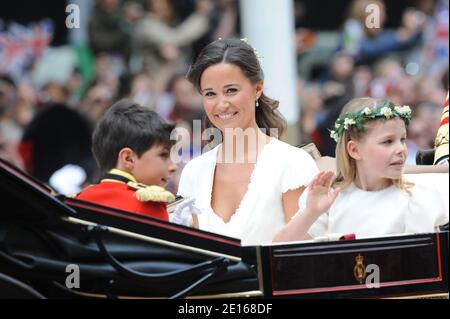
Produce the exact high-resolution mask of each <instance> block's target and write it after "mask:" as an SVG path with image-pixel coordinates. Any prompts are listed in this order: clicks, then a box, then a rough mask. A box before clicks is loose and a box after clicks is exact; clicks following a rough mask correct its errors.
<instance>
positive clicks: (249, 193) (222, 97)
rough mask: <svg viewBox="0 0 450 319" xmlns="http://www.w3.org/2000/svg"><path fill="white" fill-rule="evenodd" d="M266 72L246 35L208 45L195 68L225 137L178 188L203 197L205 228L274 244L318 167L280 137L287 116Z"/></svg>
mask: <svg viewBox="0 0 450 319" xmlns="http://www.w3.org/2000/svg"><path fill="white" fill-rule="evenodd" d="M263 78H264V76H263V71H262V69H261V65H260V63H259V60H258V58H257V54H256V53H255V51H254V49H253V48H252V47H251V46H250V45H249V44H248V43H247V42H246V41H244V40H239V39H223V40H222V39H219V40H217V41H214V42H212V43H210V44H209V45H207V46H206V47H205V48H204V49H203V50H202V51H201V53H200V54H199V56H198V58H197V60H196V61H195V63H194V64H193V65H192V66H191V69H190V71H189V74H188V79H189V80H190V81H191V82H192V83H193V84H194V86H195V87H196V88H197V89H198V90H199V92H200V93H201V95H202V97H203V106H204V109H205V112H206V115H207V118H208V121H209V124H210V126H212V127H214V128H216V129H218V130H220V135H221V137H222V143H220V144H219V145H218V146H216V147H215V148H213V149H212V150H210V151H208V152H206V153H204V154H202V155H201V156H199V157H197V158H195V159H193V160H192V161H190V162H189V163H188V164H187V165H186V167H185V168H184V170H183V172H182V174H181V179H180V183H179V188H178V194H179V195H181V196H183V197H191V198H195V206H196V207H197V208H199V209H200V211H202V213H201V214H199V215H198V227H199V228H200V229H203V230H207V231H211V232H216V233H219V234H223V235H226V236H231V237H235V238H238V239H241V243H242V245H261V244H269V243H271V242H272V240H273V237H274V236H275V234H276V233H277V232H278V231H279V230H280V229H281V228H282V227H283V226H284V225H285V223H286V221H288V220H290V219H291V217H292V216H293V215H294V214H295V213H296V212H297V210H298V209H299V206H298V201H299V197H300V195H301V194H302V192H303V191H304V189H305V186H306V185H307V184H308V183H309V182H310V181H311V180H312V178H313V177H314V176H315V175H316V173H317V172H318V169H317V166H316V164H315V162H314V160H313V159H312V158H311V157H310V156H309V154H307V153H306V152H305V151H303V150H302V149H299V148H296V147H293V146H291V145H289V144H286V143H284V142H281V141H279V140H278V138H277V136H281V135H282V133H283V131H284V129H285V121H284V119H283V118H282V116H281V114H280V113H279V112H278V111H277V110H276V108H277V107H278V101H275V100H273V99H271V98H269V97H267V96H266V95H265V94H264V93H263V89H264V81H263Z"/></svg>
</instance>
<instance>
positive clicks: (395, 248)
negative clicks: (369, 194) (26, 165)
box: [0, 160, 449, 298]
mask: <svg viewBox="0 0 450 319" xmlns="http://www.w3.org/2000/svg"><path fill="white" fill-rule="evenodd" d="M0 200H1V203H2V204H1V213H0V298H4V297H18V298H21V297H23V298H25V297H47V298H73V297H83V298H104V297H117V298H170V297H173V298H184V297H189V298H217V297H222V298H226V297H256V298H261V297H264V298H286V297H287V298H292V297H299V298H361V297H362V298H365V297H369V298H371V297H374V298H375V297H376V298H380V297H381V298H382V297H399V296H418V295H430V294H436V293H447V294H448V251H449V250H448V232H447V231H443V232H439V233H434V234H421V235H410V236H397V237H386V238H372V239H360V240H353V241H336V242H321V243H317V242H303V243H290V244H282V245H273V246H248V247H242V246H241V245H240V242H239V240H236V239H233V238H229V237H225V236H220V235H217V234H213V233H209V232H205V231H201V230H196V229H192V228H189V227H184V226H179V225H174V224H172V223H169V222H165V221H161V220H158V219H154V218H150V217H146V216H140V215H137V214H133V213H130V212H124V211H121V210H117V209H112V208H108V207H104V206H99V205H95V204H92V203H88V202H83V201H79V200H76V199H71V198H66V197H63V196H54V195H52V194H51V192H50V189H48V188H47V187H46V186H45V185H43V184H41V183H40V182H39V181H37V180H35V179H33V178H32V177H31V176H29V175H27V174H26V173H24V172H21V171H20V170H18V169H16V168H15V167H13V166H12V165H10V164H8V163H7V162H5V161H3V160H0ZM69 265H76V266H77V267H79V272H80V273H79V275H80V282H79V283H80V286H79V287H68V286H67V278H68V275H69V273H68V272H67V270H68V268H67V267H68V266H69ZM373 265H376V266H377V267H378V268H379V279H380V282H379V288H369V287H368V286H367V283H369V284H371V283H372V284H375V285H376V284H377V283H376V282H374V281H373V280H372V281H370V280H369V281H366V279H367V278H369V279H370V278H372V277H371V275H373V273H371V269H372V268H373ZM361 278H363V279H361Z"/></svg>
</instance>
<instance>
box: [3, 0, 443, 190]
mask: <svg viewBox="0 0 450 319" xmlns="http://www.w3.org/2000/svg"><path fill="white" fill-rule="evenodd" d="M241 1H245V0H241ZM19 2H20V1H19ZM60 2H63V1H60ZM293 2H294V10H293V12H292V14H293V15H294V18H295V29H296V36H295V39H294V41H295V47H296V53H297V62H298V63H297V66H298V68H297V71H298V72H297V93H298V97H299V99H298V100H299V105H298V107H299V108H300V116H299V119H298V123H296V127H297V131H298V139H297V140H298V141H300V143H301V144H303V143H309V142H314V143H315V144H316V146H317V147H318V149H319V151H320V153H321V154H322V155H329V156H334V146H335V144H334V141H333V140H332V139H331V138H329V129H330V128H331V127H332V124H333V122H334V121H335V119H336V118H337V116H338V114H339V112H340V110H341V108H342V107H343V105H344V104H345V103H346V102H347V101H349V100H350V99H351V98H354V97H360V96H372V97H386V98H388V99H390V100H392V101H393V102H394V103H395V104H399V105H404V104H407V105H410V106H411V108H412V109H413V120H412V122H411V124H410V126H409V128H408V130H409V132H408V141H407V143H408V148H409V155H408V161H407V163H408V164H414V163H415V155H416V152H417V151H418V150H421V149H429V148H432V147H433V142H434V138H435V136H436V132H437V130H438V128H439V122H440V119H441V112H442V108H443V103H444V100H445V97H446V95H447V90H448V86H449V85H448V63H449V61H448V50H449V2H448V0H395V1H394V0H392V1H391V0H385V1H382V0H342V1H326V0H315V1H312V0H295V1H293ZM82 3H83V4H87V3H89V4H90V5H89V8H88V10H86V8H83V10H82V12H81V14H82V19H85V20H83V21H84V25H85V29H83V31H84V33H85V35H86V39H85V41H84V42H85V43H82V44H80V43H79V42H76V41H73V40H71V39H70V38H69V36H68V35H67V34H64V33H61V28H62V29H64V28H66V26H65V24H64V21H63V23H58V22H57V21H55V19H54V18H53V19H52V16H51V15H50V17H44V16H43V17H42V19H35V20H32V19H30V21H23V19H21V17H20V14H17V12H20V10H18V11H17V12H16V13H14V12H11V10H9V11H8V10H7V8H4V10H3V9H1V10H0V157H1V158H4V159H6V160H8V161H10V162H12V163H13V164H15V165H17V166H18V167H21V168H23V169H25V170H27V171H28V172H30V173H31V174H32V175H34V176H36V177H37V178H38V179H40V180H42V181H43V182H46V183H50V184H51V185H52V186H54V187H55V188H57V189H58V187H59V186H60V185H62V184H64V182H61V180H58V174H56V175H55V172H58V170H60V169H61V168H65V169H66V170H70V172H71V174H72V175H71V176H76V178H75V177H74V178H75V179H79V180H80V181H83V182H84V183H90V182H96V179H98V177H99V176H97V175H96V168H95V167H96V165H95V161H94V160H93V158H92V155H91V152H90V135H91V132H92V129H93V126H94V125H95V123H96V121H97V120H98V119H99V117H100V116H101V115H102V114H103V113H104V112H105V110H106V109H107V108H108V107H109V106H111V105H112V103H113V102H115V101H117V100H118V99H120V98H125V97H128V98H132V99H134V100H135V101H136V102H138V103H140V104H142V105H145V106H147V107H149V108H152V109H154V110H155V111H157V112H158V113H159V114H160V115H161V116H163V117H164V118H165V119H167V120H170V121H174V122H176V123H177V124H178V125H179V126H182V127H184V128H186V129H189V130H192V125H193V124H192V123H193V120H196V119H202V118H203V116H204V115H203V110H202V105H201V97H200V95H199V94H198V93H197V92H196V91H195V89H194V88H193V87H192V85H191V84H190V83H189V82H188V81H187V80H186V78H185V76H186V73H187V71H188V68H189V65H190V63H191V62H192V60H193V58H194V57H195V55H196V54H197V53H198V52H199V50H201V48H202V47H203V46H204V45H205V44H207V43H209V42H210V41H212V40H215V39H217V38H228V37H242V36H241V30H240V29H241V28H240V7H239V1H238V0H183V1H175V0H91V1H86V2H82ZM369 4H377V5H378V7H379V8H380V9H381V10H380V13H381V15H380V27H379V28H367V26H366V24H365V19H366V17H367V13H366V11H365V9H366V7H367V5H369ZM2 6H3V5H2ZM64 9H65V5H64V6H63V7H62V10H64ZM8 12H9V15H8V14H6V13H8ZM63 12H64V11H62V12H60V13H58V15H60V16H61V15H62V16H63V17H64V19H65V18H66V16H67V15H66V16H64V14H63ZM85 12H87V13H88V14H87V17H84V16H83V14H84V13H85ZM44 18H46V19H44ZM83 28H84V27H83ZM250 41H251V39H250ZM274 98H276V97H274ZM194 151H195V150H193V152H194ZM187 160H188V159H187ZM68 164H70V165H68ZM77 167H81V168H82V170H77V169H76V168H77ZM180 171H181V167H180ZM61 176H65V175H64V174H63V175H61ZM176 187H177V181H176V179H174V181H173V183H172V185H171V190H172V191H176ZM58 190H59V191H61V192H66V193H68V192H71V191H77V189H72V188H69V189H67V188H64V187H63V186H61V188H59V189H58Z"/></svg>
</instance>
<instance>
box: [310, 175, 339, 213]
mask: <svg viewBox="0 0 450 319" xmlns="http://www.w3.org/2000/svg"><path fill="white" fill-rule="evenodd" d="M333 176H334V173H333V172H332V171H327V172H320V173H319V174H317V176H316V177H315V178H314V179H313V180H312V182H311V183H310V184H309V185H308V187H309V190H308V198H307V200H306V209H308V210H309V211H310V212H311V213H312V214H314V215H315V216H317V217H319V216H320V215H322V214H323V213H324V212H326V211H327V210H329V209H330V207H331V205H332V204H333V203H334V201H335V199H336V197H337V195H338V194H339V190H340V189H339V188H335V189H332V190H331V191H330V186H331V182H332V181H333Z"/></svg>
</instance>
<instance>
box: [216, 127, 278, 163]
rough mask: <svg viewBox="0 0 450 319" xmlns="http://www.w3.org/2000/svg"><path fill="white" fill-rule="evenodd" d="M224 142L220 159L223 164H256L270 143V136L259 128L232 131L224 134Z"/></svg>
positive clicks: (220, 150)
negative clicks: (260, 154)
mask: <svg viewBox="0 0 450 319" xmlns="http://www.w3.org/2000/svg"><path fill="white" fill-rule="evenodd" d="M222 136H223V142H222V145H221V148H220V149H219V154H218V159H219V160H221V161H222V163H241V164H242V163H253V164H254V163H256V160H257V158H258V155H259V153H260V152H261V150H262V148H263V147H264V146H265V145H266V144H267V143H269V141H270V136H267V135H266V134H264V133H263V132H262V131H261V130H260V129H259V128H257V127H256V128H253V127H251V128H247V129H246V130H243V129H230V130H226V131H225V132H222Z"/></svg>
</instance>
